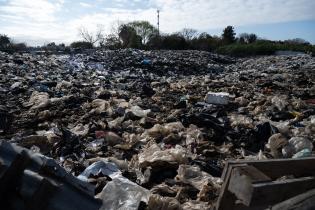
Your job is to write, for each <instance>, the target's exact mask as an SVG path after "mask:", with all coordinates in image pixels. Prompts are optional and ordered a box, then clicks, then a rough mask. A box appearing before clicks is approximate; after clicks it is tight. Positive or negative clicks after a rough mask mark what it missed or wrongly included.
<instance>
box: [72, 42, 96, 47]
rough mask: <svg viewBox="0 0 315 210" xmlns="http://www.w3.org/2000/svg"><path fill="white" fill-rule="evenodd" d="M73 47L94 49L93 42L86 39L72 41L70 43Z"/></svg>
mask: <svg viewBox="0 0 315 210" xmlns="http://www.w3.org/2000/svg"><path fill="white" fill-rule="evenodd" d="M70 47H71V48H79V49H92V48H93V44H92V43H91V42H86V41H77V42H72V43H71V44H70Z"/></svg>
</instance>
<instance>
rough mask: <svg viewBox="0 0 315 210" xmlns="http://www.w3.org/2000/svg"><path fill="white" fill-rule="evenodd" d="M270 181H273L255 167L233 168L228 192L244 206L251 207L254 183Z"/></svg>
mask: <svg viewBox="0 0 315 210" xmlns="http://www.w3.org/2000/svg"><path fill="white" fill-rule="evenodd" d="M270 181H272V180H271V179H270V178H269V177H268V176H266V175H265V174H264V173H262V172H261V171H259V170H257V169H256V168H255V167H253V166H237V167H235V166H232V173H231V177H230V182H229V186H228V190H229V191H230V192H231V193H233V194H234V195H235V196H236V197H237V199H238V200H239V201H241V202H242V203H243V204H244V205H246V206H249V205H250V203H251V200H252V195H253V190H254V188H253V183H261V182H270Z"/></svg>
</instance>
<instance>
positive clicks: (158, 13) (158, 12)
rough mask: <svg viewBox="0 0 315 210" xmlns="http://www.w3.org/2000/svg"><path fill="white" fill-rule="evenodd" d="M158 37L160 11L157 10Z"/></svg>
mask: <svg viewBox="0 0 315 210" xmlns="http://www.w3.org/2000/svg"><path fill="white" fill-rule="evenodd" d="M157 26H158V35H160V10H157Z"/></svg>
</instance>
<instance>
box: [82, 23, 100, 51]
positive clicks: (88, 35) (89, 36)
mask: <svg viewBox="0 0 315 210" xmlns="http://www.w3.org/2000/svg"><path fill="white" fill-rule="evenodd" d="M79 35H80V36H81V38H82V39H83V40H84V41H85V42H89V43H91V44H92V46H94V45H95V44H96V43H97V42H100V44H102V43H103V42H104V34H103V27H102V26H100V25H99V26H97V31H96V33H95V34H93V33H92V32H91V31H88V30H87V29H86V28H84V27H81V28H79Z"/></svg>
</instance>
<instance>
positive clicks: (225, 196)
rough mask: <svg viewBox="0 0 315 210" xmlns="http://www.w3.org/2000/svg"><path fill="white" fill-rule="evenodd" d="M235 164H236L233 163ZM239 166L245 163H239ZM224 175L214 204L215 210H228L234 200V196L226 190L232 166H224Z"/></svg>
mask: <svg viewBox="0 0 315 210" xmlns="http://www.w3.org/2000/svg"><path fill="white" fill-rule="evenodd" d="M234 166H237V164H234ZM239 166H246V164H239ZM225 168H226V169H225V171H226V172H225V177H226V180H225V181H224V182H223V184H222V187H221V191H220V195H219V198H218V201H217V204H216V209H217V210H229V209H232V208H233V206H234V203H235V200H236V197H235V196H234V195H233V194H232V193H231V192H230V191H229V190H228V186H229V181H230V180H229V179H230V176H231V173H232V167H230V166H229V165H226V166H225Z"/></svg>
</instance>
